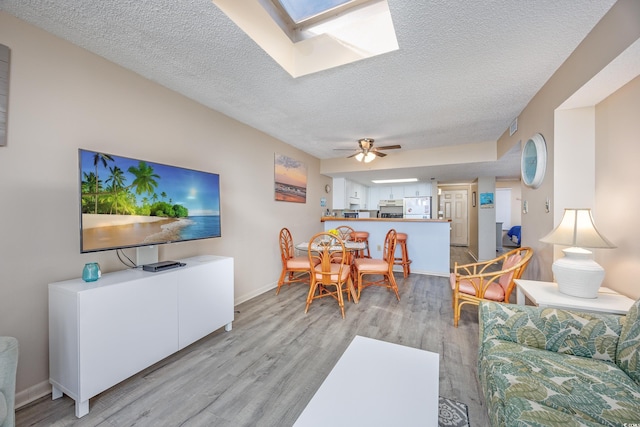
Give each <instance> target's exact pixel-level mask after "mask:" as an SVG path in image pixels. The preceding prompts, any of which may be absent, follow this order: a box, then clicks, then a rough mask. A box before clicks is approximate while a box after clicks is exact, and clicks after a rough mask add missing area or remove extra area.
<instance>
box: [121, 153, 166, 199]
mask: <svg viewBox="0 0 640 427" xmlns="http://www.w3.org/2000/svg"><path fill="white" fill-rule="evenodd" d="M127 171H128V172H129V173H131V174H132V175H134V176H135V177H136V178H135V179H134V180H133V182H132V183H131V187H134V188H135V189H136V194H138V195H140V194H144V193H148V194H153V192H154V191H155V189H156V187H157V186H158V181H156V179H159V178H160V175H158V174H156V173H154V172H153V167H151V166H149V165H148V164H147V163H145V162H143V161H140V162H138V167H137V168H136V167H135V166H130V167H129V169H127Z"/></svg>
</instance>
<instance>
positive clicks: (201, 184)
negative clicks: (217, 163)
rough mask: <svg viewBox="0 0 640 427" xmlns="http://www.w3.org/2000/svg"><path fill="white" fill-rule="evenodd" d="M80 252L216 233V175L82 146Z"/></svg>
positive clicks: (218, 211)
mask: <svg viewBox="0 0 640 427" xmlns="http://www.w3.org/2000/svg"><path fill="white" fill-rule="evenodd" d="M79 156H80V187H81V209H82V224H81V232H82V247H81V251H82V252H87V251H95V250H102V249H113V248H123V247H132V246H141V245H152V244H159V243H167V242H175V241H181V240H194V239H203V238H208V237H218V236H220V193H219V192H220V185H219V175H217V174H214V173H208V172H201V171H196V170H191V169H185V168H181V167H176V166H170V165H163V164H159V163H153V162H148V161H144V160H137V159H130V158H126V157H119V156H115V155H111V154H104V153H98V152H94V151H87V150H80V151H79Z"/></svg>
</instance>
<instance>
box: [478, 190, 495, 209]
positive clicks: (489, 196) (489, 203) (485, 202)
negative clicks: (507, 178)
mask: <svg viewBox="0 0 640 427" xmlns="http://www.w3.org/2000/svg"><path fill="white" fill-rule="evenodd" d="M480 208H481V209H489V208H493V193H480Z"/></svg>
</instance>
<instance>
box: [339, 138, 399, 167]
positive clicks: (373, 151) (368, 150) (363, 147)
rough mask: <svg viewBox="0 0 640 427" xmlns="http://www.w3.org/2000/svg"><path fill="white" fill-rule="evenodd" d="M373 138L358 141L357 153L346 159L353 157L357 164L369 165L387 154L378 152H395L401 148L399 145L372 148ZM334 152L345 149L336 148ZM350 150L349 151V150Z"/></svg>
mask: <svg viewBox="0 0 640 427" xmlns="http://www.w3.org/2000/svg"><path fill="white" fill-rule="evenodd" d="M373 141H374V140H373V138H362V139H359V140H358V147H359V148H358V152H356V153H354V154H352V155H350V156H347V159H350V158H351V157H355V158H356V160H357V161H359V162H365V163H369V162H370V161H372V160H373V159H375V158H376V156H377V157H384V156H386V155H387V154H386V153H382V152H380V151H379V150H396V149H399V148H402V147H401V146H399V145H385V146H383V147H374V146H373ZM336 150H346V149H345V148H336ZM349 150H350V149H349Z"/></svg>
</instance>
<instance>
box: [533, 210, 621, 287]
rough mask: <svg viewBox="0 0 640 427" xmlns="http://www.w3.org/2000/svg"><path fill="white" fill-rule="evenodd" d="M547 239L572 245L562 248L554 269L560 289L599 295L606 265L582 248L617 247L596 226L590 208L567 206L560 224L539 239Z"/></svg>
mask: <svg viewBox="0 0 640 427" xmlns="http://www.w3.org/2000/svg"><path fill="white" fill-rule="evenodd" d="M540 241H541V242H544V243H552V244H554V245H563V246H570V247H569V248H567V249H563V250H562V252H564V257H562V258H558V259H557V260H556V261H555V262H554V263H553V266H552V267H551V269H552V270H553V274H554V276H555V278H556V282H557V283H558V290H559V291H560V292H562V293H563V294H566V295H571V296H575V297H580V298H597V297H598V289H600V285H601V284H602V280H603V279H604V268H602V267H601V266H600V265H599V264H598V263H597V262H595V261H594V260H593V253H592V252H591V251H589V250H587V249H583V248H615V245H614V244H612V243H611V242H610V241H608V240H607V239H606V238H605V237H604V236H603V235H602V234H600V232H599V231H598V230H597V229H596V226H595V224H594V223H593V217H592V216H591V209H565V210H564V216H563V217H562V221H561V222H560V225H558V226H557V227H556V228H555V230H553V231H552V232H551V233H549V234H547V235H546V236H545V237H543V238H542V239H540Z"/></svg>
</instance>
